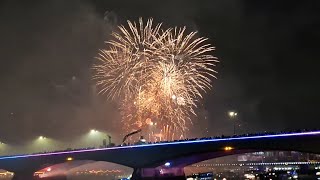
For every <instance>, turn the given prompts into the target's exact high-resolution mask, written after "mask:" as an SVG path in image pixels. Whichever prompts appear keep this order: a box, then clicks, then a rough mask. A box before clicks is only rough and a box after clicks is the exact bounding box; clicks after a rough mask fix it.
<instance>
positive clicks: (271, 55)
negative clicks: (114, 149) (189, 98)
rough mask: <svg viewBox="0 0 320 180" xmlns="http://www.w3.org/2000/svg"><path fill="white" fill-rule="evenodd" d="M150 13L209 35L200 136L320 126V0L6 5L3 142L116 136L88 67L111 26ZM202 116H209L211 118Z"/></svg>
mask: <svg viewBox="0 0 320 180" xmlns="http://www.w3.org/2000/svg"><path fill="white" fill-rule="evenodd" d="M139 17H143V18H144V19H147V18H149V17H153V18H154V20H155V21H156V22H163V23H164V26H165V27H171V26H187V28H188V30H190V31H198V32H199V34H200V35H201V36H205V37H208V38H210V43H211V44H213V45H214V46H216V51H215V52H214V55H215V56H217V57H218V58H219V60H220V61H221V62H220V63H219V65H218V66H217V70H218V71H219V74H218V75H217V77H218V79H217V80H214V82H213V89H212V91H210V92H209V93H208V94H207V95H206V96H205V100H204V103H203V106H200V109H199V118H198V119H199V121H197V122H195V126H194V129H192V131H193V132H197V133H194V135H197V136H203V135H204V134H203V132H205V131H207V130H205V128H208V131H209V133H207V135H219V134H230V133H232V131H233V122H231V121H230V120H229V119H228V116H227V111H228V110H236V111H237V112H238V113H239V116H238V119H237V121H238V122H239V124H241V127H239V129H238V131H239V133H240V132H243V133H247V132H257V131H280V130H292V129H310V128H318V127H320V121H319V117H320V111H319V108H320V103H319V102H320V95H319V92H320V85H319V80H318V78H319V77H320V72H319V70H318V67H319V66H320V63H319V59H320V54H319V53H320V46H319V42H320V1H318V0H309V1H279V0H269V1H241V0H234V1H231V0H219V1H218V0H201V1H197V0H193V1H186V0H183V1H182V0H181V1H154V2H152V1H147V0H146V1H120V0H118V1H110V0H92V1H89V0H87V1H80V0H79V1H72V0H68V1H65V0H64V1H63V0H60V1H58V0H52V1H43V0H33V1H32V0H30V1H23V0H21V1H16V0H8V1H5V0H2V1H0V22H1V25H0V84H1V88H0V141H5V142H8V143H10V142H21V141H28V140H30V139H33V138H34V137H36V136H38V135H45V136H49V137H53V138H58V139H63V138H66V137H72V136H77V135H79V134H82V133H85V132H87V131H88V130H89V129H91V128H97V129H101V130H105V131H108V132H113V133H116V131H118V128H116V127H118V126H119V124H118V122H119V119H120V118H119V111H118V110H117V105H116V103H114V102H110V101H107V99H106V98H105V97H103V96H97V95H96V94H95V92H94V86H93V81H91V72H90V66H91V64H92V63H93V62H94V57H95V56H96V54H97V52H98V49H99V48H102V47H104V41H105V40H107V39H108V38H109V36H108V34H110V32H111V30H112V29H114V28H115V27H116V25H119V24H123V23H126V20H127V19H129V20H137V19H138V18H139ZM205 117H207V118H206V119H205Z"/></svg>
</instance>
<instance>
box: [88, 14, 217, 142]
mask: <svg viewBox="0 0 320 180" xmlns="http://www.w3.org/2000/svg"><path fill="white" fill-rule="evenodd" d="M152 23H153V21H152V19H149V20H148V21H147V23H146V25H145V26H144V24H143V22H142V19H140V20H139V24H138V25H137V24H136V23H135V22H133V23H131V22H130V21H128V25H129V28H128V29H126V28H125V27H124V26H120V27H119V31H120V32H119V33H116V32H114V33H113V34H112V36H113V40H110V41H108V42H106V43H107V44H108V48H107V49H103V50H101V51H100V53H99V57H98V58H97V59H98V60H99V62H98V63H97V64H95V65H94V66H93V69H94V71H95V74H94V79H96V80H97V86H98V87H99V89H100V91H99V92H100V93H103V94H104V93H105V94H107V95H108V97H109V98H112V99H114V98H119V99H120V101H121V103H120V110H121V115H122V122H123V127H124V129H125V130H126V132H130V131H132V130H134V129H139V128H141V129H143V130H144V132H145V135H146V136H148V138H149V140H152V139H153V138H155V139H158V140H160V139H161V140H169V139H170V140H171V139H177V138H180V137H183V136H184V135H185V132H186V131H187V130H188V125H189V124H191V118H190V116H191V114H195V112H194V109H193V108H194V107H196V102H197V101H198V100H199V99H200V98H202V93H203V92H205V90H207V89H210V88H211V80H210V77H214V75H213V74H214V73H215V71H214V70H213V69H212V68H213V66H214V64H215V62H217V59H216V58H215V57H214V56H212V55H210V54H209V53H210V52H211V51H213V50H214V48H213V47H212V46H211V45H210V44H206V43H205V41H206V40H207V39H206V38H202V37H196V32H191V33H189V34H187V33H185V28H180V29H178V28H174V29H172V28H170V29H167V30H162V29H161V24H157V25H156V26H152Z"/></svg>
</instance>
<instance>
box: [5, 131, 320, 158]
mask: <svg viewBox="0 0 320 180" xmlns="http://www.w3.org/2000/svg"><path fill="white" fill-rule="evenodd" d="M306 135H320V131H314V132H303V133H289V134H275V135H261V136H249V137H231V138H221V139H204V140H193V141H180V142H167V143H157V144H144V145H133V146H119V147H111V148H99V149H85V150H75V151H63V152H53V153H41V154H27V155H16V156H2V157H0V160H5V159H16V158H28V157H40V156H51V155H63V154H73V153H83V152H95V151H105V150H114V149H130V148H142V147H152V146H166V145H175V144H193V143H204V142H219V141H231V140H246V139H264V138H279V137H292V136H306Z"/></svg>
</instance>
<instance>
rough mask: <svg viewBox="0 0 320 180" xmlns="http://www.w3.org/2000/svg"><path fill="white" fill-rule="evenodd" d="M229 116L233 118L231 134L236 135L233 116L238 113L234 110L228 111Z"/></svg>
mask: <svg viewBox="0 0 320 180" xmlns="http://www.w3.org/2000/svg"><path fill="white" fill-rule="evenodd" d="M228 115H229V118H230V119H231V120H233V135H236V121H235V118H236V117H237V115H238V113H237V112H235V111H229V112H228Z"/></svg>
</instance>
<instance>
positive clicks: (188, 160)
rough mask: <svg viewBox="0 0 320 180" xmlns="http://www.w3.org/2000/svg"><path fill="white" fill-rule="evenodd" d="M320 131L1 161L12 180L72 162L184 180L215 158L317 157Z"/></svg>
mask: <svg viewBox="0 0 320 180" xmlns="http://www.w3.org/2000/svg"><path fill="white" fill-rule="evenodd" d="M319 142H320V131H313V132H301V133H287V134H275V135H256V136H244V137H230V138H216V139H199V140H190V141H177V142H167V143H156V144H145V145H134V146H119V147H111V148H100V149H88V150H75V151H65V152H53V153H43V154H29V155H16V156H3V157H0V169H6V170H8V171H11V172H14V173H15V174H14V178H13V179H14V180H31V179H33V174H34V172H35V171H37V170H39V169H43V168H45V167H48V166H51V165H54V164H58V163H63V162H66V161H67V160H68V159H69V160H70V159H71V158H72V159H73V160H93V161H107V162H112V163H116V164H120V165H124V166H128V167H131V168H133V169H134V172H133V175H132V179H133V180H136V179H143V180H145V179H155V178H156V179H185V176H184V172H183V167H185V166H188V165H191V164H194V163H197V162H201V161H204V160H208V159H213V158H217V157H222V156H227V155H232V154H242V153H248V152H257V151H277V150H281V151H299V152H306V153H320V143H319Z"/></svg>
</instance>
